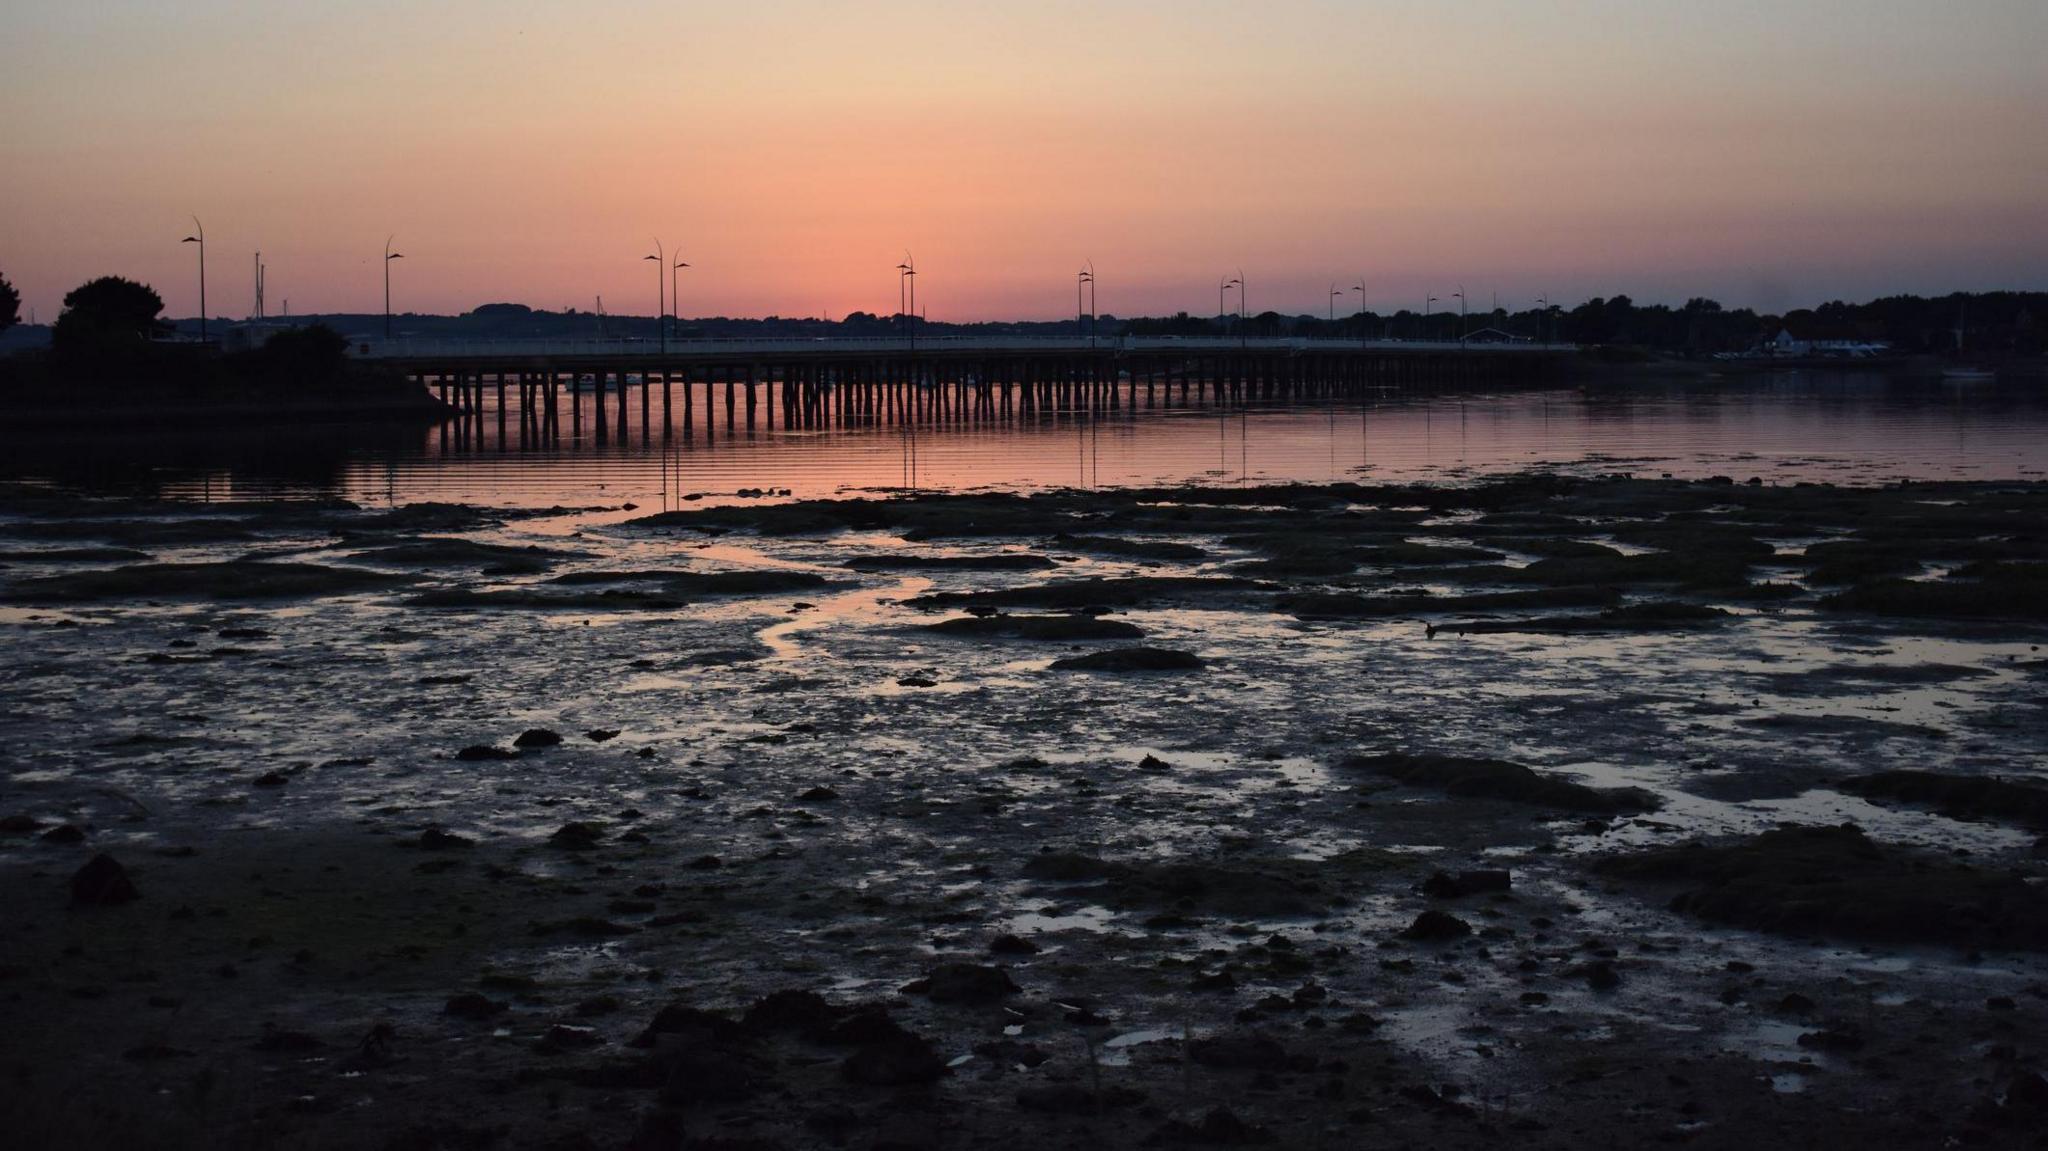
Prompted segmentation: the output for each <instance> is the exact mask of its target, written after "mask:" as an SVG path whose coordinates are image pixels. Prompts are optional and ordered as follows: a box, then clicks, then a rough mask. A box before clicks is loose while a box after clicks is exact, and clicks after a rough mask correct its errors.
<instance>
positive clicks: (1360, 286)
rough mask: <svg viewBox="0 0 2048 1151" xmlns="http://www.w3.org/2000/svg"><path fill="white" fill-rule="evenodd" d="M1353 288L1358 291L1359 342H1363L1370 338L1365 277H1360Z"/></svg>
mask: <svg viewBox="0 0 2048 1151" xmlns="http://www.w3.org/2000/svg"><path fill="white" fill-rule="evenodd" d="M1351 290H1352V291H1354V292H1357V293H1358V342H1359V343H1361V344H1362V343H1364V342H1365V341H1366V339H1367V338H1368V337H1367V334H1366V330H1365V277H1364V276H1360V277H1358V282H1357V283H1355V284H1353V285H1351Z"/></svg>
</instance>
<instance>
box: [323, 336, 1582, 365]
mask: <svg viewBox="0 0 2048 1151" xmlns="http://www.w3.org/2000/svg"><path fill="white" fill-rule="evenodd" d="M1574 348H1575V345H1572V344H1544V343H1535V342H1507V341H1503V342H1485V343H1482V342H1478V341H1471V342H1461V341H1458V340H1343V339H1323V338H1311V337H1306V336H1281V337H1263V338H1245V339H1232V338H1228V337H1221V336H1113V337H1103V338H1101V339H1093V340H1091V339H1088V338H1086V337H1079V338H1077V337H1073V336H931V337H924V336H920V337H918V339H917V340H916V341H915V343H913V342H912V341H910V340H907V339H903V338H901V337H894V336H819V337H816V338H811V339H804V338H800V337H780V338H772V339H754V338H744V337H731V338H716V339H689V340H670V341H668V342H667V344H665V345H664V344H663V343H662V342H661V341H660V340H649V339H637V338H636V339H608V340H598V339H585V340H559V339H467V338H442V337H412V336H401V337H397V338H394V339H388V340H387V339H381V338H356V339H352V340H351V341H350V342H349V354H350V355H352V356H355V357H356V358H358V359H366V360H385V359H392V360H457V359H497V358H506V359H510V358H524V359H587V360H596V359H619V360H630V359H654V358H660V357H662V356H669V357H677V358H690V357H697V356H720V355H725V356H738V355H764V356H765V355H783V354H791V353H797V354H828V353H831V352H836V351H844V352H852V353H862V352H868V353H873V352H888V351H896V352H902V353H905V354H908V353H910V352H913V351H917V352H1059V351H1072V352H1086V351H1188V352H1202V351H1218V352H1222V351H1268V352H1271V351H1292V352H1317V351H1329V352H1351V351H1389V352H1459V351H1462V352H1466V353H1489V352H1531V351H1538V352H1566V351H1571V350H1573V349H1574Z"/></svg>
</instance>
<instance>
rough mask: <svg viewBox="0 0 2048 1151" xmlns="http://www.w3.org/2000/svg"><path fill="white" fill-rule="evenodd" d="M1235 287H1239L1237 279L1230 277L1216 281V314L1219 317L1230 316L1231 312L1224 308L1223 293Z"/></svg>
mask: <svg viewBox="0 0 2048 1151" xmlns="http://www.w3.org/2000/svg"><path fill="white" fill-rule="evenodd" d="M1235 287H1237V281H1236V280H1233V279H1230V278H1228V277H1225V278H1223V279H1221V280H1218V281H1216V316H1217V318H1218V319H1223V318H1225V317H1227V316H1229V314H1230V313H1228V312H1226V311H1224V310H1223V293H1225V292H1227V291H1229V290H1230V289H1232V288H1235Z"/></svg>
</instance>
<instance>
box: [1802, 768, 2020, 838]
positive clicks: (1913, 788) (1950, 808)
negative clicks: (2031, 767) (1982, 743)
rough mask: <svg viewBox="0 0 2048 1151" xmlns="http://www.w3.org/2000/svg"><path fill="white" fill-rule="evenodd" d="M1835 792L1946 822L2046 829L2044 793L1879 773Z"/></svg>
mask: <svg viewBox="0 0 2048 1151" xmlns="http://www.w3.org/2000/svg"><path fill="white" fill-rule="evenodd" d="M1838 786H1839V787H1840V788H1841V789H1842V790H1843V791H1846V792H1848V793H1850V794H1851V795H1860V796H1862V797H1864V798H1865V799H1890V800H1896V801H1898V802H1900V803H1909V804H1913V805H1914V806H1917V807H1931V808H1933V809H1934V810H1936V811H1938V812H1940V813H1941V814H1943V815H1946V816H1948V817H1949V818H1951V819H1999V820H2006V821H2009V822H2012V823H2018V824H2021V825H2023V826H2027V827H2048V787H2038V786H2034V785H2030V784H2024V783H2012V782H2009V781H2007V780H2003V779H1994V778H1990V777H1988V776H1967V775H1942V774H1940V773H1938V772H1932V771H1880V772H1877V773H1876V774H1874V775H1863V776H1857V777H1856V778H1854V779H1846V780H1843V781H1842V782H1841V783H1840V784H1839V785H1838Z"/></svg>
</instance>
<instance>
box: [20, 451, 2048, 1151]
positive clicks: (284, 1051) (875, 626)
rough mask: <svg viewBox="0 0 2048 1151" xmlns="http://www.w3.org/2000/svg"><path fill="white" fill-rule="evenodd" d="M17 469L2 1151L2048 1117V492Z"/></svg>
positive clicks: (1838, 1140) (1871, 1129) (1654, 1134)
mask: <svg viewBox="0 0 2048 1151" xmlns="http://www.w3.org/2000/svg"><path fill="white" fill-rule="evenodd" d="M0 497H4V498H0V565H4V566H0V631H4V634H5V642H4V645H0V701H4V705H5V706H4V707H0V925H4V931H0V1026H4V1027H5V1034H6V1036H7V1039H6V1043H5V1045H4V1053H0V1116H4V1117H5V1122H6V1130H7V1145H8V1146H10V1147H11V1146H21V1147H31V1148H41V1147H87V1148H96V1147H128V1146H145V1147H168V1148H187V1147H191V1148H198V1147H206V1148H216V1147H222V1148H245V1147H246V1148H258V1147H261V1148H270V1147H286V1148H357V1147H361V1148H371V1149H380V1148H397V1149H415V1148H417V1149H430V1148H446V1149H450V1151H453V1149H467V1148H508V1149H510V1148H554V1149H564V1151H566V1149H572V1148H576V1149H580V1148H605V1149H611V1148H635V1149H648V1151H652V1149H657V1148H683V1147H693V1148H704V1149H711V1148H725V1149H738V1148H810V1147H849V1148H857V1149H871V1148H1047V1147H1058V1148H1064V1147H1140V1146H1154V1147H1216V1146H1275V1147H1333V1148H1334V1147H1352V1146H1362V1147H1378V1146H1387V1147H1425V1146H1426V1147H1446V1148H1478V1147H1497V1146H1502V1145H1514V1146H1527V1147H1531V1148H1574V1149H1575V1148H1583V1147H1637V1146H1648V1145H1680V1146H1691V1147H1715V1148H1720V1147H1727V1148H1744V1149H1745V1151H1747V1149H1753V1148H1757V1147H1780V1146H1789V1147H1845V1146H1857V1145H1866V1146H1881V1147H1893V1146H1897V1147H1947V1146H1983V1147H2031V1146H2041V1145H2043V1132H2044V1131H2048V1081H2044V1080H2043V1079H2042V1071H2043V1068H2044V1065H2048V1048H2044V1045H2043V1041H2042V1039H2041V1036H2043V1035H2044V1034H2048V926H2044V925H2048V906H2044V901H2048V893H2044V886H2043V884H2044V877H2048V859H2044V858H2042V852H2043V848H2042V847H2041V846H2040V840H2041V837H2042V834H2043V830H2044V825H2043V810H2042V805H2041V796H2042V794H2044V792H2048V779H2044V772H2043V768H2042V764H2043V763H2044V756H2048V671H2044V668H2048V657H2044V655H2043V654H2042V653H2041V651H2040V650H2039V645H2040V644H2041V643H2042V642H2043V639H2044V637H2048V632H2044V631H2043V628H2042V625H2041V623H2040V617H2039V613H2038V610H2037V609H2036V607H2035V606H2034V605H2035V601H2034V600H2033V599H2031V598H2029V595H2028V593H2026V591H2025V589H2027V588H2030V587H2032V586H2033V584H2034V582H2035V581H2036V580H2037V579H2038V574H2039V570H2040V568H2039V565H2041V564H2042V563H2043V562H2044V559H2048V554H2044V549H2043V546H2042V543H2041V540H2042V537H2041V535H2040V529H2039V525H2040V524H2042V523H2048V490H2044V489H2042V488H2039V487H2033V486H2027V485H1967V484H1951V485H1926V486H1920V487H1910V488H1891V489H1869V490H1849V489H1833V488H1822V487H1808V488H1772V487H1763V486H1749V485H1737V484H1726V483H1669V482H1666V483H1657V482H1640V481H1629V480H1611V481H1573V480H1564V479H1559V478H1555V477H1548V476H1533V477H1528V478H1523V479H1517V480H1512V481H1503V482H1499V483H1493V484H1487V485H1482V486H1478V487H1471V488H1458V489H1454V488H1428V487H1411V488H1383V489H1372V488H1360V487H1350V486H1340V487H1331V488H1307V487H1289V488H1269V489H1245V490H1233V491H1227V492H1211V491H1203V492H1184V491H1177V490H1162V491H1150V492H1124V493H1073V494H1064V493H1055V494H1049V495H1045V496H1039V497H1029V498H1027V497H1007V496H973V497H939V498H930V499H913V500H898V501H888V500H851V501H845V502H842V503H800V504H779V505H777V504H758V503H757V504H751V505H749V506H745V507H722V508H711V509H707V510H704V511H695V512H685V513H663V514H660V515H657V516H653V517H642V518H640V519H637V520H629V517H627V516H626V515H624V514H622V513H618V512H609V513H608V512H603V511H589V512H560V513H557V514H550V515H540V516H532V515H510V514H503V513H496V512H492V511H489V510H487V509H469V508H459V507H450V506H446V505H417V506H414V507H410V508H398V509H391V510H387V511H377V512H373V511H361V510H356V509H352V508H349V507H345V506H337V505H334V504H317V505H315V504H304V505H293V504H279V505H265V506H240V507H237V506H226V507H222V506H184V505H167V504H147V503H126V502H118V501H91V500H77V499H71V498H67V497H63V496H61V495H58V494H53V493H49V492H44V491H34V490H15V491H8V492H0ZM1901 587H1903V588H1904V589H1905V590H1903V591H1902V590H1900V589H1901Z"/></svg>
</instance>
